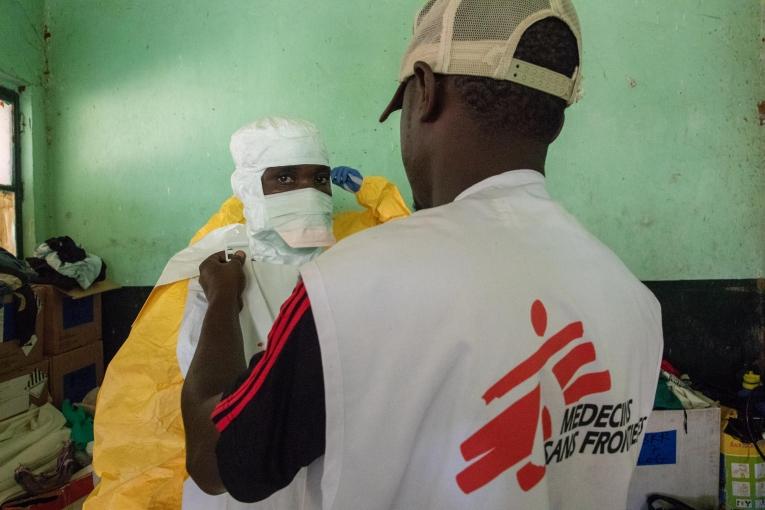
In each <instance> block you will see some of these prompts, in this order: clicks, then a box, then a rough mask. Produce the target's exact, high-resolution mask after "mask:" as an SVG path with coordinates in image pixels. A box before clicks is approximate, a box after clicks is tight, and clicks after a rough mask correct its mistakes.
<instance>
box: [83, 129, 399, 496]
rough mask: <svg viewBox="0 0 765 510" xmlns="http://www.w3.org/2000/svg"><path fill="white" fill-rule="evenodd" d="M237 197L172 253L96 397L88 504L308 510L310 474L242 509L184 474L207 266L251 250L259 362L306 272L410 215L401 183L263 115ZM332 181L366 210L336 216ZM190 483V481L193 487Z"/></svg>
mask: <svg viewBox="0 0 765 510" xmlns="http://www.w3.org/2000/svg"><path fill="white" fill-rule="evenodd" d="M230 149H231V154H232V157H233V159H234V163H235V171H234V173H233V175H232V177H231V183H232V189H233V191H234V197H232V198H229V199H228V200H227V201H225V202H224V203H223V205H222V206H221V208H220V210H219V211H218V212H217V213H215V214H214V215H213V216H212V217H211V218H210V220H209V221H208V222H207V224H206V225H205V226H204V227H203V228H202V229H200V230H199V232H198V233H197V234H196V235H195V236H194V238H193V239H192V242H191V244H190V246H189V247H188V248H186V249H185V250H183V251H181V252H179V253H178V254H176V255H175V256H173V257H172V258H171V259H170V261H169V262H168V264H167V266H166V267H165V270H164V271H163V273H162V275H161V276H160V278H159V280H158V282H157V284H156V286H155V288H154V290H153V291H152V293H151V295H150V296H149V298H148V300H147V302H146V304H145V305H144V307H143V309H142V310H141V312H140V313H139V315H138V318H137V319H136V321H135V323H134V324H133V328H132V331H131V334H130V336H129V337H128V339H127V340H126V342H125V344H124V345H123V347H122V348H121V349H120V351H119V353H118V354H117V356H116V357H115V358H114V360H113V361H112V363H111V364H110V366H109V368H108V370H107V373H106V377H105V379H104V383H103V386H102V388H101V392H100V395H99V400H98V407H97V414H96V421H95V448H94V450H95V451H94V469H95V471H96V474H97V475H98V476H100V477H101V481H100V483H99V484H98V485H97V487H96V489H95V490H94V492H93V493H92V494H91V496H90V497H89V498H88V500H87V502H86V505H85V508H86V510H89V509H96V508H97V509H99V510H100V509H109V508H115V509H117V508H119V509H122V508H157V509H160V508H161V509H163V510H164V509H172V508H184V509H187V510H188V509H195V508H200V509H201V508H205V509H234V508H258V509H267V508H292V507H297V506H295V505H299V499H300V497H301V495H302V494H303V493H304V490H303V487H302V486H301V484H303V485H304V483H305V480H304V477H301V476H300V475H299V476H297V477H296V478H295V480H294V482H293V483H292V484H291V485H290V486H289V487H286V488H285V489H284V490H283V491H281V492H280V493H278V494H275V495H274V496H273V498H270V499H269V500H268V501H264V502H261V503H258V504H256V505H244V504H242V503H239V502H236V501H235V500H233V499H232V498H230V497H228V496H227V495H222V496H209V495H206V494H204V493H203V492H202V491H201V490H200V489H199V488H198V487H197V486H196V485H195V484H194V483H193V481H192V480H190V479H188V480H186V479H187V475H186V472H185V468H184V459H185V444H184V436H183V424H182V420H181V414H180V392H181V386H182V383H183V377H184V376H185V373H186V371H187V370H188V367H189V364H190V362H191V359H192V357H193V354H194V351H195V349H196V343H197V341H198V338H199V332H200V329H201V323H202V320H203V318H204V315H205V311H206V309H207V303H206V300H205V298H204V293H203V292H202V290H201V287H200V286H199V283H198V275H199V264H200V263H201V262H202V261H203V260H205V259H206V258H207V257H208V256H210V255H211V254H214V253H216V252H221V255H220V256H221V257H226V256H229V255H230V254H232V253H234V252H239V251H242V252H245V253H246V254H247V258H248V261H249V263H248V264H245V266H246V268H245V271H246V273H247V287H246V289H245V292H244V294H243V305H244V306H243V310H242V313H241V314H240V316H239V320H240V324H241V326H242V330H243V331H244V332H247V334H246V335H244V338H245V339H246V340H245V345H244V347H245V349H244V350H245V354H246V356H247V357H248V358H249V357H250V356H251V355H252V354H254V353H255V352H257V351H259V350H261V349H263V348H264V347H265V343H266V338H267V334H268V331H269V330H270V328H271V325H272V324H273V321H274V320H275V318H276V315H278V312H279V306H280V305H281V303H282V302H283V301H284V300H285V299H286V298H287V297H288V296H289V294H290V292H291V290H292V288H293V287H294V285H295V283H296V281H297V279H298V267H299V266H300V265H301V264H303V263H305V262H308V261H310V260H312V259H313V258H315V257H316V256H318V255H319V254H320V253H321V252H322V251H323V250H325V249H327V248H328V247H330V246H331V245H332V244H333V243H334V242H335V241H336V240H341V239H343V238H345V237H347V236H349V235H352V234H353V233H355V232H358V231H361V230H364V229H366V228H369V227H372V226H375V225H378V224H380V223H384V222H386V221H389V220H392V219H396V218H401V217H406V216H408V215H409V214H410V212H409V209H408V208H407V206H406V204H405V202H404V200H403V198H402V197H401V195H400V193H399V191H398V189H397V188H396V186H395V185H393V184H392V183H390V182H388V181H387V180H386V179H384V178H382V177H374V176H369V177H366V178H364V177H362V176H361V174H360V173H359V172H358V171H356V170H354V169H351V168H348V167H338V168H336V169H335V170H333V171H332V172H330V165H329V158H328V154H327V151H326V148H325V146H324V143H323V141H322V139H321V136H320V134H319V132H318V130H317V129H316V127H315V126H313V125H312V124H310V123H309V122H306V121H302V120H292V119H283V118H265V119H261V120H259V121H256V122H254V123H252V124H249V125H247V126H244V127H243V128H241V129H240V130H238V131H237V132H236V133H234V135H233V136H232V138H231V144H230ZM330 180H331V181H332V182H334V183H335V184H336V185H338V186H340V187H342V188H344V189H345V190H347V191H350V192H353V193H355V195H356V199H357V202H358V203H359V204H360V205H361V206H362V207H363V208H364V209H363V210H360V211H348V212H342V213H339V214H337V215H335V217H334V219H333V217H332V212H333V210H332V198H331V188H330ZM184 480H186V481H185V482H184Z"/></svg>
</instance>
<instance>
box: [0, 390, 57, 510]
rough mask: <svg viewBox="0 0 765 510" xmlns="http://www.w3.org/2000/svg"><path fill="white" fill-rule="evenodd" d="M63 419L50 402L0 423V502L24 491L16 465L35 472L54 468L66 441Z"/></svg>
mask: <svg viewBox="0 0 765 510" xmlns="http://www.w3.org/2000/svg"><path fill="white" fill-rule="evenodd" d="M65 424H66V418H64V415H63V414H61V412H60V411H59V410H58V409H56V408H55V407H53V406H52V405H51V404H45V405H44V406H42V407H33V408H32V409H30V410H29V411H27V412H25V413H22V414H19V415H18V416H14V417H12V418H8V419H7V420H5V421H2V422H0V503H3V502H5V501H7V500H9V499H11V498H13V497H15V496H19V495H21V494H23V493H24V489H23V488H22V487H21V486H20V485H19V484H18V483H17V482H16V480H15V478H14V476H15V471H16V468H18V467H19V466H21V465H24V466H26V467H27V468H28V469H29V470H31V471H32V472H34V473H36V474H37V473H42V472H45V471H48V470H50V469H52V468H55V466H56V462H57V458H58V456H59V453H60V452H61V449H62V448H63V447H64V445H65V444H66V442H67V441H68V440H69V434H70V432H69V429H67V428H66V426H65Z"/></svg>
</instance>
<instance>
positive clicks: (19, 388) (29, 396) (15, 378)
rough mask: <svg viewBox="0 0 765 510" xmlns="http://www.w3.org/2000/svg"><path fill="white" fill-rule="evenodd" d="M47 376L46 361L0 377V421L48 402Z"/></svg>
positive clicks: (47, 367)
mask: <svg viewBox="0 0 765 510" xmlns="http://www.w3.org/2000/svg"><path fill="white" fill-rule="evenodd" d="M48 376H49V366H48V361H47V360H43V361H39V362H37V363H34V364H31V365H27V366H25V367H22V368H20V369H18V370H15V371H13V372H9V373H6V374H2V375H0V420H4V419H6V418H10V417H11V416H16V415H17V414H21V413H23V412H25V411H27V410H28V409H29V407H30V406H31V405H32V404H34V405H38V406H41V405H43V404H45V403H46V402H48Z"/></svg>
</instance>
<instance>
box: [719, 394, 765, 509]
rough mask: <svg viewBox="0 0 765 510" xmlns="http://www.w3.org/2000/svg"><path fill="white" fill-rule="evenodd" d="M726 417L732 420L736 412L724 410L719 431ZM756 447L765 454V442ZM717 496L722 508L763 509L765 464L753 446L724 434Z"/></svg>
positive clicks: (721, 439)
mask: <svg viewBox="0 0 765 510" xmlns="http://www.w3.org/2000/svg"><path fill="white" fill-rule="evenodd" d="M729 416H730V417H731V418H735V417H736V411H735V410H734V409H728V408H724V409H723V419H722V423H721V426H722V427H725V425H726V424H727V421H728V420H727V418H728V417H729ZM723 430H725V429H724V428H723ZM758 446H759V447H760V449H761V450H765V441H760V442H759V443H758ZM720 492H721V494H720V499H721V502H723V503H724V505H725V506H724V508H765V460H763V459H762V457H760V454H759V453H757V449H756V448H755V447H754V445H753V444H751V443H744V442H742V441H739V440H738V439H736V438H735V437H733V436H731V435H728V434H725V433H724V432H723V433H722V434H721V436H720Z"/></svg>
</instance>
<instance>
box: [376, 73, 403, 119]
mask: <svg viewBox="0 0 765 510" xmlns="http://www.w3.org/2000/svg"><path fill="white" fill-rule="evenodd" d="M405 90H406V81H404V82H402V83H400V84H399V86H398V88H397V89H396V93H395V94H393V99H391V100H390V103H388V106H386V107H385V111H384V112H383V113H382V115H380V122H385V121H386V120H388V117H389V116H390V114H391V113H393V112H395V111H396V110H400V109H401V107H402V106H403V104H404V91H405Z"/></svg>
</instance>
